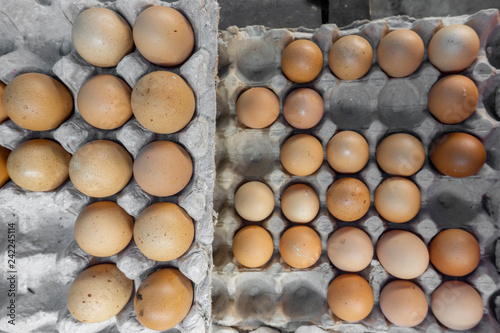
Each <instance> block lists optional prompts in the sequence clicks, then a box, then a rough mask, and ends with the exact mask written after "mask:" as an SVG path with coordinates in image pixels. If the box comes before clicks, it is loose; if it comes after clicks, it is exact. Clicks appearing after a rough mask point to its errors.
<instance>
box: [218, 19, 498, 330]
mask: <svg viewBox="0 0 500 333" xmlns="http://www.w3.org/2000/svg"><path fill="white" fill-rule="evenodd" d="M453 23H464V24H467V25H469V26H471V27H472V28H473V29H474V30H475V31H476V32H477V33H478V35H479V38H480V51H479V55H478V58H477V60H476V61H475V62H474V63H473V64H472V65H471V66H470V67H469V68H467V69H466V70H465V71H464V75H466V76H468V77H469V78H471V79H472V80H473V81H474V82H475V83H476V85H477V86H478V90H479V104H478V106H477V110H476V112H475V113H474V114H473V115H472V116H471V117H470V118H469V119H467V120H466V121H464V122H462V123H460V124H457V125H444V124H441V123H439V122H438V121H437V120H436V119H435V118H433V117H432V116H431V114H430V113H429V111H428V108H427V94H428V92H429V90H430V88H431V87H432V85H433V84H434V83H435V82H436V81H437V80H438V79H439V78H440V77H441V75H442V74H441V73H440V72H439V71H438V70H437V69H436V68H435V67H433V66H432V65H431V64H430V63H429V61H428V59H427V46H428V43H429V40H430V38H431V37H432V35H433V32H434V30H435V29H436V28H438V27H440V26H443V25H449V24H453ZM400 28H407V29H412V30H414V31H415V32H417V33H418V34H419V35H420V36H421V37H422V40H423V41H424V44H425V49H426V52H425V55H424V60H423V62H422V64H421V66H420V67H419V69H418V70H417V71H416V72H415V73H413V74H411V75H410V76H408V77H405V78H400V79H396V78H389V77H388V76H387V75H386V74H385V73H384V72H383V71H382V70H381V69H380V67H379V66H378V64H377V59H376V50H377V46H378V44H379V42H380V38H381V36H382V35H383V34H384V33H385V32H387V31H388V30H391V29H400ZM350 34H359V35H361V36H363V37H365V38H366V39H367V40H368V41H369V42H370V44H371V45H372V47H373V50H374V60H373V64H372V67H371V69H370V71H369V72H368V73H367V74H366V75H365V76H364V77H363V78H361V79H359V80H355V81H341V80H339V79H337V78H336V77H334V76H333V74H332V73H331V71H330V69H329V67H328V52H329V50H330V46H331V41H332V38H333V40H335V39H337V37H338V36H344V35H350ZM499 38H500V19H499V13H498V10H484V11H480V12H478V13H476V14H474V15H468V16H458V17H443V18H424V19H413V18H409V17H390V18H387V19H381V20H376V21H371V22H370V21H359V22H354V23H353V24H351V25H349V26H347V27H345V28H342V29H339V28H338V27H337V26H336V25H334V24H327V25H322V26H321V27H320V28H319V29H316V30H305V29H267V28H265V27H263V26H249V27H246V28H242V29H238V28H237V27H230V28H228V30H227V31H222V32H221V40H222V41H221V42H220V43H219V64H218V66H219V78H220V81H219V82H218V86H217V136H216V147H217V152H216V167H217V178H216V187H215V194H214V209H215V210H216V211H217V212H218V214H219V215H218V224H217V225H216V227H215V239H214V248H213V250H214V274H213V282H212V283H213V288H212V299H213V304H212V308H213V318H214V319H213V321H214V324H215V325H217V326H216V327H217V328H218V330H220V331H221V332H233V328H237V329H238V330H240V331H250V330H253V329H255V328H257V327H260V326H268V327H273V328H278V329H280V330H282V331H285V332H288V331H294V330H296V329H297V328H298V327H301V326H304V325H315V326H317V327H318V328H321V329H324V330H327V331H334V332H389V331H390V332H396V331H397V332H448V330H447V329H446V328H445V327H444V326H442V325H440V324H439V323H438V321H437V320H436V319H435V317H434V316H433V315H432V313H431V310H430V307H429V314H428V315H427V317H426V319H425V320H424V322H423V323H421V324H420V325H419V326H417V327H415V328H398V327H397V326H395V325H393V324H391V323H390V322H389V321H388V320H386V319H385V318H384V316H383V314H382V312H381V310H380V307H379V305H378V302H379V295H380V290H381V288H382V287H383V286H384V285H385V284H386V283H387V282H389V281H392V280H394V279H395V278H394V277H392V276H390V275H389V274H388V273H387V272H386V271H385V270H384V268H383V267H382V266H381V264H380V263H379V261H378V260H377V258H376V255H375V256H374V258H373V260H372V261H371V264H370V265H369V266H368V267H367V268H366V269H364V270H363V271H361V272H360V273H359V274H360V275H361V276H362V277H364V278H365V279H366V280H367V281H369V283H370V285H371V287H372V288H373V291H374V296H375V306H374V308H373V311H372V313H371V314H370V315H369V316H368V317H367V318H366V319H364V320H361V321H359V322H356V323H349V322H344V321H341V320H340V319H339V318H338V317H336V316H335V315H333V314H332V312H331V311H330V310H329V307H328V304H327V300H326V295H327V289H328V285H329V283H330V282H331V280H332V279H333V278H334V277H335V276H337V275H339V274H341V273H342V272H341V271H340V270H338V269H337V268H335V267H333V265H332V264H331V263H330V261H329V259H328V256H327V252H326V249H327V246H326V245H327V241H328V237H329V236H330V235H331V233H332V232H333V231H334V230H336V229H338V228H340V227H343V226H348V225H349V226H356V227H359V228H361V229H363V230H364V231H366V232H367V233H368V234H369V235H370V237H371V239H372V241H373V244H374V245H375V244H376V242H377V239H378V238H379V236H380V235H381V234H382V233H383V232H385V231H387V230H392V229H404V230H409V231H411V232H413V233H416V234H417V235H418V236H420V237H421V238H422V239H423V240H424V242H425V243H426V245H428V244H429V241H430V240H431V239H432V238H433V237H434V236H435V235H436V234H437V233H438V232H439V231H441V230H443V229H447V228H464V229H466V230H468V231H470V232H471V233H472V234H473V235H474V236H475V237H476V238H477V239H478V241H479V244H480V247H481V262H480V264H479V267H478V268H477V269H476V270H475V271H474V272H473V273H471V274H470V275H468V276H466V277H464V278H460V279H461V280H464V281H466V282H468V283H470V284H471V285H472V286H474V287H475V288H476V289H477V290H478V291H479V292H480V294H481V296H482V298H483V301H484V317H483V319H482V321H481V322H480V323H479V325H477V326H476V327H475V328H474V329H472V330H471V332H499V331H500V324H499V322H498V321H497V319H496V318H495V310H496V307H495V301H496V298H497V296H498V295H500V290H499V289H500V277H499V274H498V267H496V266H495V262H494V261H495V242H496V241H497V240H498V238H499V227H498V225H499V223H500V216H499V214H500V184H499V183H498V180H499V178H500V171H499V170H500V149H499V148H500V129H499V125H500V122H499V120H500V76H498V75H497V74H499V73H500V71H499V69H497V68H495V67H494V66H493V65H492V64H491V63H496V64H497V66H498V63H499V62H500V48H496V50H495V49H494V48H493V46H494V45H493V43H494V41H498V39H499ZM294 39H310V40H312V41H314V42H315V43H316V44H318V46H319V47H320V48H321V50H322V51H323V57H324V64H323V69H322V71H321V73H320V74H319V76H318V77H317V78H316V79H315V80H313V81H312V82H310V83H307V84H293V83H292V82H291V81H289V80H287V79H286V77H285V76H284V75H283V73H282V72H281V69H280V58H281V53H282V51H283V49H284V48H285V47H286V46H287V45H288V44H289V43H290V42H292V41H293V40H294ZM492 50H493V51H495V52H496V53H495V52H493V53H492ZM490 61H491V63H490ZM257 86H263V87H267V88H270V89H271V90H272V91H274V92H275V93H276V95H277V96H278V97H279V99H280V103H281V106H283V102H284V99H285V97H286V96H287V94H289V93H290V92H291V91H292V90H294V89H296V88H298V87H310V88H313V89H315V90H316V91H318V92H319V93H320V94H321V95H322V96H323V99H324V104H325V114H324V117H323V119H322V121H321V122H320V123H319V124H318V125H317V126H315V127H314V128H313V129H311V130H307V131H304V130H296V129H293V128H292V127H291V126H290V125H288V124H287V122H286V121H285V120H284V118H283V115H282V113H281V114H280V116H279V118H278V120H277V121H276V122H275V123H274V124H272V125H271V126H270V127H268V128H265V129H258V130H257V129H249V128H247V127H245V126H244V125H242V124H241V123H240V122H239V121H238V120H237V118H236V116H235V103H236V100H237V98H238V96H239V95H240V94H241V93H242V92H243V91H244V90H246V89H248V88H250V87H257ZM497 91H498V92H497ZM495 99H496V101H495ZM340 130H354V131H357V132H359V133H361V134H362V135H363V136H364V137H365V138H366V139H367V141H368V143H369V147H370V159H369V162H368V164H367V166H366V167H365V168H364V169H363V170H362V171H360V172H359V173H357V174H355V175H354V177H356V178H359V179H360V180H362V181H363V182H364V183H365V184H366V185H367V186H368V188H369V190H370V194H371V197H372V204H371V207H370V210H369V212H368V213H367V214H366V215H365V216H364V217H363V218H361V219H360V220H359V221H356V222H351V223H346V222H342V221H339V220H336V219H335V218H334V217H333V216H332V215H331V214H329V212H328V210H327V208H326V204H325V198H326V191H327V189H328V187H329V186H330V184H332V182H333V181H334V180H336V179H338V178H339V177H341V176H343V175H340V174H337V173H336V172H334V171H333V169H332V168H331V167H330V166H329V165H328V163H327V161H326V158H325V160H324V162H323V165H322V166H321V167H320V169H319V170H318V171H317V172H315V173H314V174H312V175H311V176H307V177H297V176H293V175H291V174H290V173H288V172H287V171H285V170H284V168H283V167H282V166H281V163H280V159H279V153H280V146H281V144H282V143H283V142H284V141H285V140H286V139H287V138H288V137H289V136H291V135H292V134H296V133H309V134H312V135H314V136H315V137H317V138H318V139H319V140H320V141H321V143H322V145H323V147H324V148H326V145H327V143H328V141H329V140H330V138H331V137H332V136H333V135H334V134H335V133H336V132H337V131H340ZM451 131H464V132H467V133H471V134H473V135H475V136H476V137H478V138H479V139H480V140H481V141H482V142H483V143H484V145H485V147H486V150H487V161H486V164H485V165H484V167H483V168H482V169H481V171H480V172H479V173H478V174H476V175H474V176H471V177H467V178H463V179H458V178H451V177H448V176H444V175H442V174H440V173H439V172H438V171H437V170H436V169H435V168H434V167H433V166H432V164H431V162H430V160H429V158H428V156H427V158H426V161H425V164H424V166H423V168H422V169H421V170H420V171H419V172H417V173H416V174H415V175H413V176H411V177H409V178H410V179H411V180H412V181H414V182H415V183H416V184H417V186H418V187H419V189H420V191H421V195H422V206H421V210H420V212H419V213H418V215H417V216H416V217H415V218H414V219H412V220H411V221H409V222H407V223H404V224H395V223H389V222H387V221H385V220H384V219H382V218H381V217H380V216H379V215H378V213H377V212H376V210H375V208H374V206H373V195H374V191H375V189H376V187H377V186H378V184H380V183H381V182H382V181H383V180H384V179H386V178H388V177H390V175H388V174H386V173H384V172H383V171H382V170H381V169H380V168H379V167H378V166H377V162H376V159H375V151H376V147H377V145H378V143H379V142H380V141H381V140H382V139H383V138H384V137H386V136H387V135H389V134H391V133H397V132H404V133H409V134H412V135H414V136H416V137H417V138H418V139H419V140H420V141H421V142H422V143H423V145H424V147H425V150H426V154H428V152H429V147H430V145H431V143H432V142H433V140H434V139H436V138H438V137H439V136H440V135H442V134H443V133H446V132H451ZM250 180H260V181H263V182H264V183H266V184H267V185H269V186H270V188H271V189H272V190H273V192H274V195H275V200H276V206H275V209H274V212H273V213H272V214H271V215H270V216H269V217H268V218H266V219H265V220H264V221H262V222H260V223H258V224H260V225H262V226H263V227H265V228H266V229H267V230H268V231H269V232H270V233H271V235H272V237H273V241H274V248H275V251H274V254H273V257H272V259H271V260H270V261H269V262H268V263H267V264H265V265H264V266H263V267H261V268H258V269H249V268H246V267H244V266H242V265H241V264H239V263H238V262H237V260H236V259H235V258H234V257H233V254H232V251H231V246H232V238H233V236H234V234H235V232H236V231H237V230H239V229H240V228H241V227H243V226H244V225H247V224H250V223H249V222H248V221H245V220H243V219H242V218H241V217H240V216H238V214H237V213H236V211H235V209H234V193H235V191H236V189H237V188H238V187H239V186H240V185H241V184H243V183H245V182H247V181H250ZM298 182H304V183H306V184H309V185H310V186H312V187H313V188H314V189H315V191H316V192H317V193H318V195H319V198H320V202H321V208H320V212H319V214H318V215H317V217H316V218H315V219H314V220H313V221H312V222H310V223H309V224H308V225H309V226H311V227H312V228H313V229H315V230H316V231H317V232H318V234H319V235H320V237H321V241H322V254H321V257H320V259H319V260H318V262H317V263H316V264H315V265H313V266H312V267H311V268H309V269H294V268H292V267H290V266H288V265H287V264H286V263H285V262H284V261H283V259H282V258H281V257H280V254H279V239H280V236H281V234H282V233H283V232H284V231H285V230H286V229H287V228H289V227H291V226H292V223H291V222H290V221H288V220H287V219H286V218H285V217H284V215H283V214H282V212H281V209H280V197H281V194H282V193H283V191H284V190H285V189H286V188H287V187H288V186H289V185H291V184H293V183H298ZM497 252H499V251H497ZM497 266H498V264H497ZM444 278H445V277H443V276H442V274H441V273H439V272H438V271H437V270H435V269H434V268H433V267H432V265H429V267H428V269H427V270H426V271H425V273H424V274H422V275H421V276H420V277H418V278H417V279H414V280H413V281H414V282H416V283H417V284H418V285H419V286H421V287H422V289H423V291H424V292H425V294H426V296H427V298H428V300H429V301H430V295H431V293H432V292H433V291H434V290H435V289H436V288H437V287H438V286H439V285H440V283H441V282H442V281H443V279H444ZM429 304H430V302H429ZM230 327H232V328H230Z"/></svg>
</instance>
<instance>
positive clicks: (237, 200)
mask: <svg viewBox="0 0 500 333" xmlns="http://www.w3.org/2000/svg"><path fill="white" fill-rule="evenodd" d="M234 209H236V212H237V213H238V214H239V215H240V216H241V217H242V218H244V219H245V220H248V221H252V222H257V221H262V220H264V219H265V218H266V217H268V216H269V215H271V213H272V212H273V210H274V193H273V191H272V190H271V189H270V188H269V187H268V186H267V185H266V184H264V183H262V182H258V181H252V182H247V183H245V184H243V185H241V186H240V187H239V188H238V190H236V193H235V194H234Z"/></svg>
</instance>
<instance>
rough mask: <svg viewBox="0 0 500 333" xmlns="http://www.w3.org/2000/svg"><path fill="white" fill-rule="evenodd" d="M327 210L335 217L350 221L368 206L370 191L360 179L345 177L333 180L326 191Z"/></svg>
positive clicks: (354, 219) (365, 211) (361, 213)
mask: <svg viewBox="0 0 500 333" xmlns="http://www.w3.org/2000/svg"><path fill="white" fill-rule="evenodd" d="M326 206H327V208H328V211H329V212H330V213H331V214H332V215H333V216H334V217H335V218H337V219H339V220H342V221H346V222H352V221H356V220H359V219H360V218H362V217H363V216H364V215H365V214H366V213H367V212H368V209H369V208H370V191H369V190H368V187H366V185H365V183H363V182H362V181H361V180H359V179H356V178H351V177H345V178H341V179H338V180H336V181H334V182H333V184H332V185H330V187H329V188H328V191H327V192H326Z"/></svg>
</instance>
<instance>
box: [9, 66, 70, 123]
mask: <svg viewBox="0 0 500 333" xmlns="http://www.w3.org/2000/svg"><path fill="white" fill-rule="evenodd" d="M2 101H3V107H4V109H5V112H6V113H7V116H8V117H9V118H10V119H11V120H12V121H13V122H14V123H16V124H17V125H19V126H21V127H22V128H26V129H28V130H32V131H48V130H52V129H54V128H57V127H58V126H59V125H61V124H62V123H63V122H64V121H65V120H66V119H67V118H68V117H69V115H70V114H71V111H72V110H73V97H72V96H71V93H70V92H69V90H68V89H67V88H66V87H65V86H64V85H63V84H62V83H60V82H59V81H57V80H56V79H54V78H52V77H50V76H47V75H45V74H40V73H25V74H21V75H19V76H16V77H15V78H14V79H12V81H10V82H9V84H8V85H7V86H6V87H5V90H4V94H3V99H2Z"/></svg>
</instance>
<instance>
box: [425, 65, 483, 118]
mask: <svg viewBox="0 0 500 333" xmlns="http://www.w3.org/2000/svg"><path fill="white" fill-rule="evenodd" d="M478 100H479V92H478V90H477V87H476V85H475V84H474V82H473V81H472V80H471V79H469V78H468V77H466V76H463V75H448V76H445V77H443V78H442V79H440V80H439V81H438V82H436V84H434V85H433V86H432V88H431V90H430V91H429V94H428V105H429V111H430V112H431V114H432V115H433V116H434V117H436V119H437V120H439V121H440V122H442V123H444V124H457V123H460V122H462V121H464V120H465V119H467V118H469V117H470V116H471V115H472V114H473V113H474V111H475V110H476V106H477V102H478Z"/></svg>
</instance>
